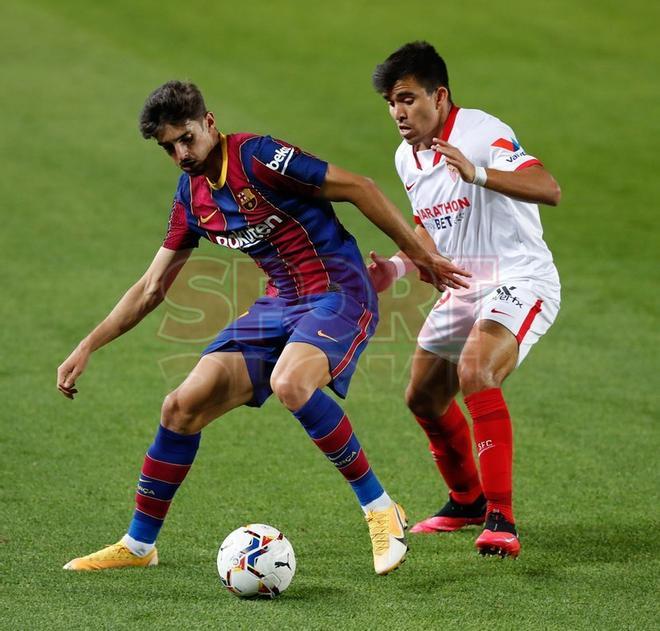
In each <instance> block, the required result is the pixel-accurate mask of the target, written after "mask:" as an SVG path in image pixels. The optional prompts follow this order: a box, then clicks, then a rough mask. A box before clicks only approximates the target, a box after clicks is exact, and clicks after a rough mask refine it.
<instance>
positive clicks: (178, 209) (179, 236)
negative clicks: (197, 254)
mask: <svg viewBox="0 0 660 631" xmlns="http://www.w3.org/2000/svg"><path fill="white" fill-rule="evenodd" d="M198 245H199V235H198V234H196V233H195V232H193V231H192V230H190V228H189V227H188V221H187V219H186V208H185V206H184V205H183V204H182V203H181V202H180V201H178V200H177V199H176V198H175V199H174V201H173V202H172V210H171V211H170V220H169V223H168V224H167V234H166V235H165V239H164V240H163V247H164V248H167V249H168V250H189V249H190V248H196V247H197V246H198Z"/></svg>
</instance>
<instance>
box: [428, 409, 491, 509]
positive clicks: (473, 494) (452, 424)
mask: <svg viewBox="0 0 660 631" xmlns="http://www.w3.org/2000/svg"><path fill="white" fill-rule="evenodd" d="M415 419H416V420H417V422H418V423H419V425H420V427H421V428H422V429H423V430H424V433H425V434H426V436H427V437H428V439H429V450H430V452H431V455H432V456H433V460H434V461H435V464H436V466H437V467H438V471H440V474H441V475H442V477H443V478H444V480H445V482H446V483H447V486H448V487H449V491H450V495H451V497H452V499H454V501H456V502H458V503H459V504H471V503H472V502H474V501H476V500H477V499H478V498H479V497H480V495H481V493H482V491H481V483H480V481H479V473H478V471H477V466H476V463H475V461H474V455H473V453H472V438H471V436H470V428H469V427H468V424H467V421H466V420H465V416H464V415H463V412H462V411H461V408H460V407H459V406H458V404H457V403H456V401H454V400H452V402H451V404H450V405H449V408H448V409H447V411H446V412H445V413H444V414H443V415H442V416H439V417H438V418H434V419H427V418H422V417H420V416H415Z"/></svg>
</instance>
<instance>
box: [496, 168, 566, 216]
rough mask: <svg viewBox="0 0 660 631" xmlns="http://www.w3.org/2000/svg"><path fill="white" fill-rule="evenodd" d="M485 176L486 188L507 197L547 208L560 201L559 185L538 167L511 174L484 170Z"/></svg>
mask: <svg viewBox="0 0 660 631" xmlns="http://www.w3.org/2000/svg"><path fill="white" fill-rule="evenodd" d="M486 175H487V177H488V179H487V180H486V188H488V189H490V190H491V191H496V192H497V193H502V194H503V195H506V196H508V197H513V198H515V199H520V200H522V201H526V202H532V203H535V204H547V205H548V206H557V205H558V204H559V202H560V200H561V189H560V188H559V184H558V183H557V181H556V180H555V178H554V177H552V175H551V174H550V173H548V171H546V170H545V169H543V168H542V167H540V166H532V167H529V168H527V169H522V170H521V171H512V172H510V171H499V170H498V169H486Z"/></svg>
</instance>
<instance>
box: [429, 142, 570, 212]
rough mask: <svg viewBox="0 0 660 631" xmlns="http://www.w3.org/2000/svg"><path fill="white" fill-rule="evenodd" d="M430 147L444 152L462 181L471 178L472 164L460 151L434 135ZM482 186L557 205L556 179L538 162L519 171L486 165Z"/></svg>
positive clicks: (472, 173) (472, 175)
mask: <svg viewBox="0 0 660 631" xmlns="http://www.w3.org/2000/svg"><path fill="white" fill-rule="evenodd" d="M431 148H432V149H433V150H435V151H439V152H441V153H443V154H444V156H445V160H447V165H448V166H449V167H450V168H453V169H455V170H456V171H457V172H458V173H459V175H460V176H461V178H462V179H463V180H464V181H465V182H474V176H475V172H476V169H475V166H474V164H472V162H470V161H469V160H468V159H467V158H466V157H465V156H464V155H463V153H462V152H461V150H460V149H458V148H457V147H454V146H453V145H450V144H449V143H448V142H446V141H445V140H440V139H439V138H434V139H433V145H431ZM485 171H486V178H487V179H486V183H485V185H484V186H485V187H486V188H488V189H490V190H491V191H496V192H497V193H502V195H506V196H507V197H513V198H514V199H519V200H521V201H524V202H532V203H534V204H546V205H547V206H557V205H558V204H559V202H560V200H561V189H560V188H559V184H558V183H557V180H555V178H554V177H552V175H551V174H550V172H549V171H546V170H545V169H544V168H543V167H542V166H541V165H539V164H535V165H533V166H530V167H527V168H526V169H521V170H520V171H500V170H499V169H486V170H485Z"/></svg>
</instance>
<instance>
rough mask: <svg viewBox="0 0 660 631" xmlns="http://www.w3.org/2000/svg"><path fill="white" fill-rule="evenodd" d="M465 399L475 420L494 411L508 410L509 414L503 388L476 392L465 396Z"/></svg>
mask: <svg viewBox="0 0 660 631" xmlns="http://www.w3.org/2000/svg"><path fill="white" fill-rule="evenodd" d="M464 400H465V405H466V406H467V409H468V410H469V411H470V415H471V416H472V420H474V421H475V422H477V421H478V420H479V419H480V418H481V417H484V416H487V415H489V414H492V413H493V412H506V413H507V414H508V409H507V407H506V401H505V400H504V397H503V396H502V389H501V388H490V389H489V390H482V391H481V392H475V393H474V394H470V395H469V396H467V397H465V399H464Z"/></svg>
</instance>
